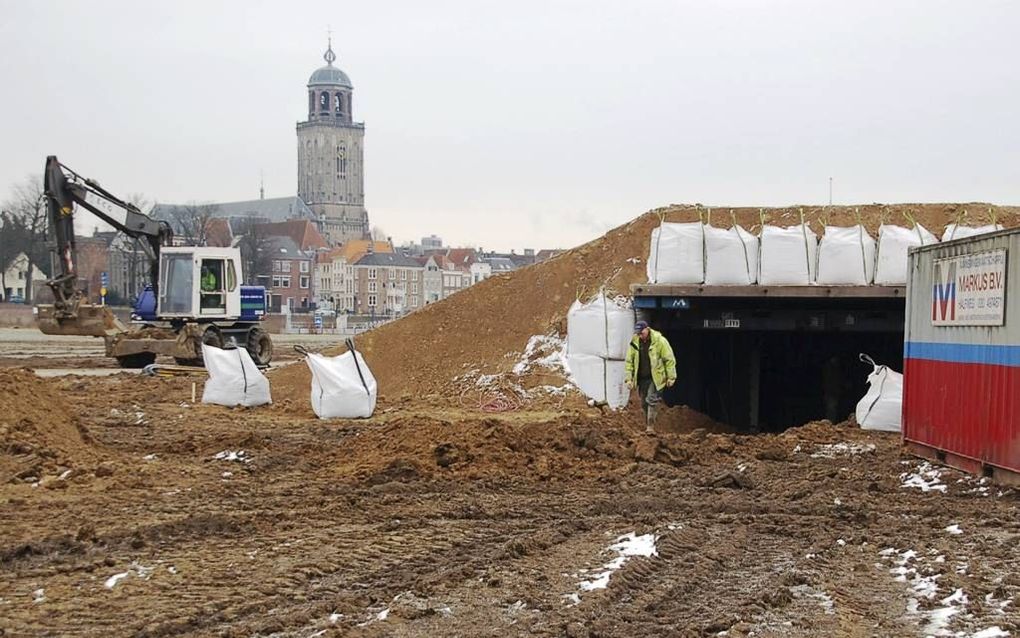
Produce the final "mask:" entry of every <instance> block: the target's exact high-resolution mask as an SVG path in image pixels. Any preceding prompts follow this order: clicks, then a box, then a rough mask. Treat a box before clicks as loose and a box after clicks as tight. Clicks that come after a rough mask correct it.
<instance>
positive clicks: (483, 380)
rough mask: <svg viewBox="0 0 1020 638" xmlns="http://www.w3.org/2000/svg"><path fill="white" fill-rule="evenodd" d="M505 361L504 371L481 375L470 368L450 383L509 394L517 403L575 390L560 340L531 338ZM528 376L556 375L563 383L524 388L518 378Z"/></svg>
mask: <svg viewBox="0 0 1020 638" xmlns="http://www.w3.org/2000/svg"><path fill="white" fill-rule="evenodd" d="M505 359H507V360H508V365H509V366H510V369H509V371H508V372H497V373H493V374H482V371H481V369H480V368H471V369H469V370H467V371H466V372H464V373H463V374H461V375H459V376H457V377H455V378H454V382H455V383H456V384H458V385H459V386H460V387H462V388H465V389H466V390H471V389H475V390H483V391H493V392H510V393H512V394H513V395H516V398H518V399H520V400H528V399H534V398H537V397H540V396H561V397H562V396H566V395H567V393H568V392H570V391H571V390H572V389H573V388H574V387H575V384H574V382H573V378H572V377H571V375H570V370H569V368H568V367H567V341H566V339H565V338H564V337H560V336H559V335H556V334H547V335H533V336H532V337H530V338H529V339H528V343H527V345H526V346H525V347H524V351H523V352H509V353H507V354H506V355H505ZM465 367H468V366H465ZM532 373H540V374H548V375H550V376H560V377H562V378H563V380H564V383H563V384H562V385H550V384H543V385H538V386H535V387H533V388H531V389H527V388H525V387H524V386H522V385H521V383H520V381H521V380H520V377H523V376H525V375H528V374H532Z"/></svg>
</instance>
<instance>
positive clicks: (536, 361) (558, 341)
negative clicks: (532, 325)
mask: <svg viewBox="0 0 1020 638" xmlns="http://www.w3.org/2000/svg"><path fill="white" fill-rule="evenodd" d="M533 368H545V369H547V370H552V371H554V372H561V373H563V374H564V375H565V374H566V370H567V341H566V339H563V338H561V337H559V336H558V335H533V336H532V337H531V338H530V339H528V345H527V346H525V347H524V352H523V353H522V354H521V356H520V357H519V358H518V360H517V363H515V364H514V367H513V373H514V374H515V375H517V376H521V375H522V374H525V373H526V372H528V371H530V370H532V369H533Z"/></svg>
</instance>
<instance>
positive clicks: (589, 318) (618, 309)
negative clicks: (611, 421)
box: [567, 291, 634, 410]
mask: <svg viewBox="0 0 1020 638" xmlns="http://www.w3.org/2000/svg"><path fill="white" fill-rule="evenodd" d="M633 334H634V311H633V310H631V309H630V308H628V307H627V306H626V305H624V304H622V303H618V302H617V301H615V300H613V299H609V298H608V297H607V296H606V294H605V291H601V292H599V294H598V295H596V296H595V298H594V299H592V300H591V301H589V302H588V303H581V301H580V300H578V301H575V302H574V304H573V305H572V306H571V307H570V310H568V311H567V368H568V370H569V372H570V375H571V377H572V379H573V381H574V384H575V385H576V386H577V387H578V388H579V389H580V390H581V392H583V393H584V395H585V396H587V397H588V398H590V399H592V400H594V401H597V402H599V403H606V404H607V405H609V407H611V408H613V409H614V410H615V409H618V408H622V407H624V406H625V405H627V401H628V399H629V398H630V391H629V390H628V388H627V386H626V384H625V383H624V359H625V358H626V356H627V348H628V347H629V346H630V340H631V337H632V336H633Z"/></svg>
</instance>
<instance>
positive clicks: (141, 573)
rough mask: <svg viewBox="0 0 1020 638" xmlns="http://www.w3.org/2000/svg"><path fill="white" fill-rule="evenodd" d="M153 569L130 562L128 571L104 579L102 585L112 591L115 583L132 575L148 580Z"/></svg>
mask: <svg viewBox="0 0 1020 638" xmlns="http://www.w3.org/2000/svg"><path fill="white" fill-rule="evenodd" d="M153 569H155V568H154V567H145V566H144V565H141V564H139V563H138V562H132V563H131V564H130V565H129V566H128V570H127V571H126V572H121V573H119V574H114V575H113V576H110V577H109V578H107V579H106V582H105V583H103V585H104V586H105V587H106V588H107V589H113V588H114V587H116V586H117V583H119V582H120V581H122V580H124V579H125V578H127V577H129V576H132V575H133V576H136V577H138V578H141V579H142V580H149V577H150V576H152V571H153ZM171 573H173V572H171Z"/></svg>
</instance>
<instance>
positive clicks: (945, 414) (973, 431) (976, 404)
mask: <svg viewBox="0 0 1020 638" xmlns="http://www.w3.org/2000/svg"><path fill="white" fill-rule="evenodd" d="M909 259H910V265H909V277H908V281H907V308H906V326H905V331H904V349H903V362H904V365H903V382H904V385H903V440H904V444H905V445H906V446H907V448H908V449H909V450H911V451H912V452H914V453H916V454H919V455H922V456H926V457H928V458H933V459H935V460H937V461H940V462H943V463H945V464H947V465H951V466H953V467H956V468H959V469H962V470H965V471H968V472H972V473H975V474H983V475H986V476H992V477H993V478H994V479H995V480H997V481H999V482H1004V483H1012V484H1016V483H1020V229H1013V230H1006V231H1001V232H996V233H989V234H985V235H978V236H975V237H971V238H967V239H960V240H956V241H951V242H945V243H942V244H934V245H931V246H924V247H921V248H916V249H912V250H911V251H910V258H909Z"/></svg>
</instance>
